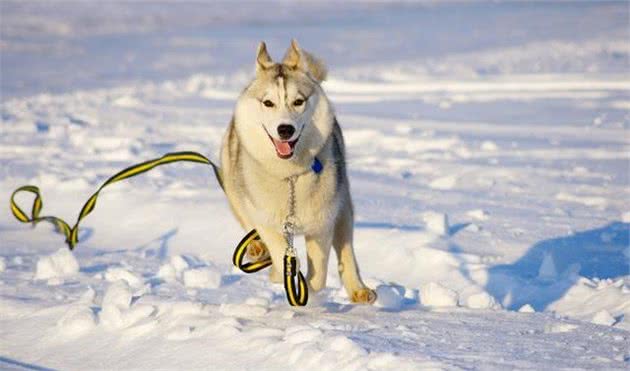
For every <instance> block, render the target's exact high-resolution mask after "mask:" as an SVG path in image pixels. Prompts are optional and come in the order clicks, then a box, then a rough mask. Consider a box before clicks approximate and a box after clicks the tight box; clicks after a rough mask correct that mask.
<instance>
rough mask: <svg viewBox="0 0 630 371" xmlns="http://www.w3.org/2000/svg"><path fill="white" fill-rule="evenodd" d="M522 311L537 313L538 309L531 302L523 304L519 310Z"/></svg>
mask: <svg viewBox="0 0 630 371" xmlns="http://www.w3.org/2000/svg"><path fill="white" fill-rule="evenodd" d="M518 311H519V312H520V313H535V312H536V310H535V309H534V308H533V307H532V306H531V305H529V304H525V305H523V306H522V307H521V308H520V309H519V310H518Z"/></svg>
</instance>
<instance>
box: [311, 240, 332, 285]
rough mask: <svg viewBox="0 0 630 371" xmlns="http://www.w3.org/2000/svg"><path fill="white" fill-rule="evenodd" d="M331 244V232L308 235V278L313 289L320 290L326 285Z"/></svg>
mask: <svg viewBox="0 0 630 371" xmlns="http://www.w3.org/2000/svg"><path fill="white" fill-rule="evenodd" d="M331 245H332V241H331V237H330V233H325V234H322V235H314V236H308V235H307V236H306V254H307V257H308V273H307V275H306V280H307V281H308V284H309V286H310V288H311V289H313V291H319V290H321V289H322V288H324V286H326V276H327V274H328V257H329V256H330V247H331Z"/></svg>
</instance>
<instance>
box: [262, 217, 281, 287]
mask: <svg viewBox="0 0 630 371" xmlns="http://www.w3.org/2000/svg"><path fill="white" fill-rule="evenodd" d="M256 230H257V231H258V234H260V238H261V239H262V241H263V242H264V243H265V245H266V246H267V250H269V255H271V271H270V272H269V278H270V279H271V282H273V283H282V282H283V278H284V277H283V275H284V251H285V249H286V247H287V240H286V239H285V238H284V236H283V235H282V233H280V232H278V231H276V230H275V229H273V228H267V227H260V226H257V227H256Z"/></svg>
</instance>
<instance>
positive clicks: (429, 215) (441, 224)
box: [423, 211, 448, 236]
mask: <svg viewBox="0 0 630 371" xmlns="http://www.w3.org/2000/svg"><path fill="white" fill-rule="evenodd" d="M423 219H424V223H425V224H426V227H427V229H428V230H429V231H431V232H433V233H435V234H438V235H440V236H445V235H447V234H448V216H447V215H446V214H442V213H437V212H434V211H427V212H425V213H424V214H423Z"/></svg>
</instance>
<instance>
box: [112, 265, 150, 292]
mask: <svg viewBox="0 0 630 371" xmlns="http://www.w3.org/2000/svg"><path fill="white" fill-rule="evenodd" d="M105 279H106V280H107V281H109V282H116V281H120V280H122V281H125V282H127V284H128V285H129V286H131V287H133V288H138V287H141V286H142V285H143V280H142V278H140V277H139V276H138V275H137V274H135V273H132V272H130V271H128V270H127V269H125V268H121V267H110V268H108V269H107V272H105Z"/></svg>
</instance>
